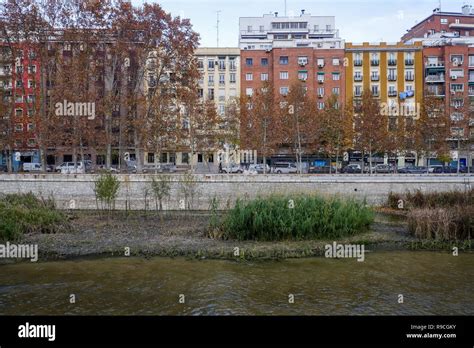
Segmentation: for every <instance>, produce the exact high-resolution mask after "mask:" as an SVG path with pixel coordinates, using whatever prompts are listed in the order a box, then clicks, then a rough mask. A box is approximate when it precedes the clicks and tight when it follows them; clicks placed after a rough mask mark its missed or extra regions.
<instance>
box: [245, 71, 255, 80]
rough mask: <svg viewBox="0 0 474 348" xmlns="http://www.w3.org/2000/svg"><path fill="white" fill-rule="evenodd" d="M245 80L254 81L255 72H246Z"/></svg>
mask: <svg viewBox="0 0 474 348" xmlns="http://www.w3.org/2000/svg"><path fill="white" fill-rule="evenodd" d="M245 81H253V74H252V73H247V74H245Z"/></svg>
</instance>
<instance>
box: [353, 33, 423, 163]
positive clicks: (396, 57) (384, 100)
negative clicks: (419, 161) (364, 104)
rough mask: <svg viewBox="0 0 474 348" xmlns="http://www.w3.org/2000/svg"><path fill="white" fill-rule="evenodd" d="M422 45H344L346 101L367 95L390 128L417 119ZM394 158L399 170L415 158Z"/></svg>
mask: <svg viewBox="0 0 474 348" xmlns="http://www.w3.org/2000/svg"><path fill="white" fill-rule="evenodd" d="M422 49H423V47H422V45H421V43H415V44H413V45H407V44H404V43H395V44H388V43H385V42H381V43H377V44H371V43H368V42H364V43H362V44H353V43H346V49H345V58H346V63H347V64H346V78H345V84H346V86H345V89H346V100H347V101H351V100H354V101H355V102H357V100H358V98H360V97H362V93H363V92H364V91H370V92H371V93H372V95H373V96H375V97H377V98H379V99H380V103H381V105H382V106H384V107H385V110H387V111H388V116H389V127H391V126H395V125H396V123H397V119H398V117H399V116H410V117H418V114H419V108H420V103H421V101H422V98H423V74H422V72H423V58H422V57H423V56H422V55H423V53H422ZM408 157H409V158H405V156H397V158H393V159H392V161H393V162H396V163H397V164H398V165H399V166H403V165H405V162H408V163H413V162H414V156H408Z"/></svg>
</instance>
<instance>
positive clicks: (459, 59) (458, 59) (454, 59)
mask: <svg viewBox="0 0 474 348" xmlns="http://www.w3.org/2000/svg"><path fill="white" fill-rule="evenodd" d="M463 62H464V56H463V55H462V54H453V55H451V63H453V65H454V66H459V65H462V64H463Z"/></svg>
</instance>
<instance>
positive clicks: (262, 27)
mask: <svg viewBox="0 0 474 348" xmlns="http://www.w3.org/2000/svg"><path fill="white" fill-rule="evenodd" d="M264 31H265V26H263V25H261V26H260V32H261V33H263V32H264Z"/></svg>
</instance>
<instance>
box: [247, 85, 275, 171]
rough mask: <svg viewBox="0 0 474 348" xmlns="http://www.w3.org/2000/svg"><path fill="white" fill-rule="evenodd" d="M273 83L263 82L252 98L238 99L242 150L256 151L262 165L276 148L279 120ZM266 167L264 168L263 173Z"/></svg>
mask: <svg viewBox="0 0 474 348" xmlns="http://www.w3.org/2000/svg"><path fill="white" fill-rule="evenodd" d="M276 105H277V102H276V100H275V94H274V88H273V83H272V82H271V81H265V82H264V83H263V84H262V87H261V88H260V89H257V90H256V91H255V93H254V94H253V95H252V96H242V97H241V98H240V139H241V144H242V147H243V148H247V149H253V150H257V152H258V153H259V154H260V155H261V156H262V157H263V163H264V164H265V163H266V162H267V157H268V156H270V155H272V154H273V153H274V152H275V150H276V147H277V143H278V139H279V138H280V134H281V127H282V124H281V120H280V113H279V110H278V109H277V108H276ZM265 170H266V166H264V171H265Z"/></svg>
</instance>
